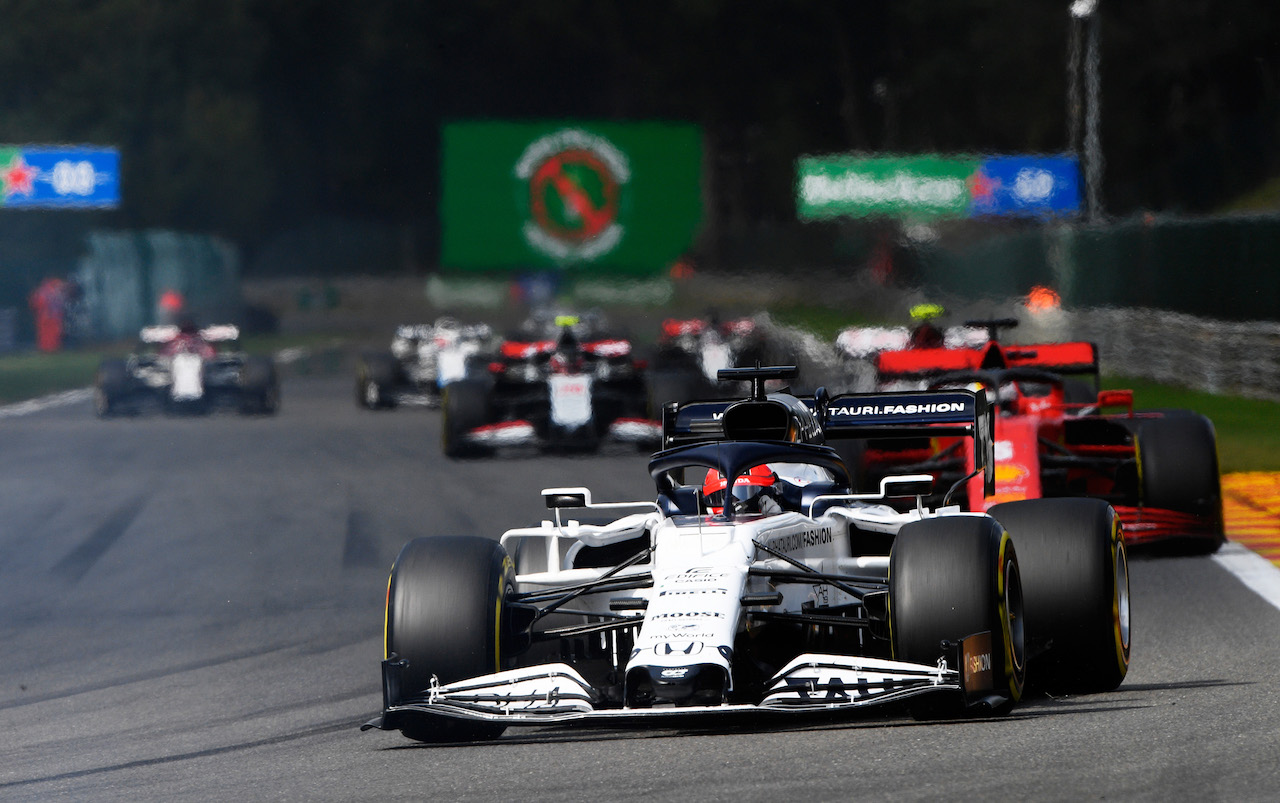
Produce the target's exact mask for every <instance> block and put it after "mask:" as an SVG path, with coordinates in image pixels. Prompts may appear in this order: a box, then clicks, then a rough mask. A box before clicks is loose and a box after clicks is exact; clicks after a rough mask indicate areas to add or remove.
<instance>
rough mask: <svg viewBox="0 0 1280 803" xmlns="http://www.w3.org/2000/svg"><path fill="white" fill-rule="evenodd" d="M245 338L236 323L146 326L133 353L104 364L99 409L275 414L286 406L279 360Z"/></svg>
mask: <svg viewBox="0 0 1280 803" xmlns="http://www.w3.org/2000/svg"><path fill="white" fill-rule="evenodd" d="M239 339H240V330H239V329H238V328H237V327H236V326H234V325H231V324H218V325H214V326H206V327H204V328H203V329H198V328H196V327H195V326H192V325H191V324H189V323H183V324H180V325H157V326H146V327H143V329H142V331H141V333H140V335H139V340H140V345H139V347H138V348H137V349H136V350H135V351H134V353H133V354H131V355H129V356H128V357H126V358H124V359H119V358H108V359H104V360H102V362H101V363H100V364H99V366H98V371H97V374H96V375H95V377H94V383H93V404H94V410H95V411H96V412H97V414H98V415H99V416H101V417H107V416H113V415H119V414H126V413H129V414H135V413H139V412H143V411H146V410H164V411H167V412H175V413H176V412H195V413H204V412H209V411H212V410H215V409H231V410H237V411H239V412H241V413H246V414H252V413H261V414H267V415H270V414H273V413H275V412H276V411H277V410H279V408H280V380H279V377H278V376H277V373H276V366H275V361H274V360H272V359H271V358H270V357H267V356H256V355H249V354H246V353H244V352H243V351H241V350H240V347H239Z"/></svg>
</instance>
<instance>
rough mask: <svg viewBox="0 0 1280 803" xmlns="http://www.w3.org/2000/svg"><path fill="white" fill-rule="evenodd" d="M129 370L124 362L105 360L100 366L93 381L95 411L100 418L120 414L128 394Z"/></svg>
mask: <svg viewBox="0 0 1280 803" xmlns="http://www.w3.org/2000/svg"><path fill="white" fill-rule="evenodd" d="M128 384H129V369H128V367H127V366H126V365H125V361H124V360H120V359H105V360H103V361H102V362H101V363H100V364H99V365H98V372H97V374H96V375H95V376H94V381H93V411H94V413H96V414H97V416H98V417H99V418H108V417H110V416H113V415H116V414H117V413H118V412H120V404H121V401H122V400H123V398H124V396H125V394H126V393H127V392H128Z"/></svg>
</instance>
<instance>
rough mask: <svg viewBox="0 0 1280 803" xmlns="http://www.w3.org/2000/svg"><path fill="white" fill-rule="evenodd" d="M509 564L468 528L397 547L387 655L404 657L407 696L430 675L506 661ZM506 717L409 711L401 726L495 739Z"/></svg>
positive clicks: (493, 667) (420, 736)
mask: <svg viewBox="0 0 1280 803" xmlns="http://www.w3.org/2000/svg"><path fill="white" fill-rule="evenodd" d="M514 588H515V566H514V565H513V564H512V562H511V558H510V557H508V556H507V551H506V549H504V548H503V547H502V545H501V544H499V543H498V542H496V541H492V540H489V539H487V538H478V537H471V536H437V537H434V538H415V539H414V540H412V541H410V542H409V543H408V544H406V545H405V547H404V549H402V550H400V555H399V557H397V558H396V562H395V565H393V566H392V568H391V578H390V580H389V581H388V583H387V609H386V644H385V650H386V657H388V658H390V657H391V656H392V655H395V656H397V657H399V658H401V659H404V660H405V661H407V662H408V667H407V668H406V670H405V674H404V676H403V679H402V683H403V686H402V688H403V691H404V693H405V695H406V696H419V695H421V694H422V693H424V692H425V691H426V690H427V689H429V688H430V687H431V679H432V678H433V677H434V678H436V679H438V681H439V682H440V683H441V684H442V685H443V684H446V683H453V682H455V681H459V680H466V679H467V678H473V677H478V676H480V675H487V674H491V673H493V672H499V671H501V670H503V669H508V668H510V667H511V664H512V661H511V657H512V656H511V655H509V654H508V650H509V645H506V644H504V643H503V640H502V634H503V633H504V628H505V627H506V624H507V615H508V612H507V606H506V600H507V596H508V595H509V594H510V593H511V592H512V590H513V589H514ZM505 729H506V726H504V725H494V724H490V723H484V722H468V721H465V720H455V719H449V718H446V717H438V716H431V715H421V716H415V717H414V718H413V719H407V720H406V721H405V722H404V724H403V725H402V726H401V728H400V732H401V733H403V734H404V735H405V736H407V737H408V738H410V739H414V740H417V741H420V742H462V741H476V740H480V739H496V738H497V737H498V736H500V735H501V734H502V732H503V731H504V730H505Z"/></svg>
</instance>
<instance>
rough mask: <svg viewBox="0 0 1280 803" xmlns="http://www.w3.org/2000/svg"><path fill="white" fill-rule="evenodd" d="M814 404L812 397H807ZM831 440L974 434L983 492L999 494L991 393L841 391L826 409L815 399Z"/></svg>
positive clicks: (976, 460)
mask: <svg viewBox="0 0 1280 803" xmlns="http://www.w3.org/2000/svg"><path fill="white" fill-rule="evenodd" d="M805 401H806V403H810V402H809V400H807V399H806V400H805ZM812 405H813V406H814V407H815V410H814V412H815V414H817V415H818V417H819V419H820V420H822V422H823V427H822V431H823V434H824V435H825V437H826V439H827V440H828V441H830V440H838V439H845V438H863V439H881V438H937V437H946V436H952V437H964V438H973V456H974V464H975V465H974V471H975V472H978V471H981V472H982V485H983V493H984V495H986V496H991V495H992V494H994V493H995V488H996V486H995V482H996V480H995V463H996V460H995V438H994V435H993V433H994V429H993V424H992V410H991V405H990V404H988V403H987V396H986V393H985V392H984V393H975V392H973V391H971V390H938V391H915V392H901V393H850V394H845V395H841V396H836V397H834V398H832V399H831V400H830V401H828V402H827V403H826V408H825V410H822V409H820V408H819V407H818V403H817V402H816V401H815V402H812Z"/></svg>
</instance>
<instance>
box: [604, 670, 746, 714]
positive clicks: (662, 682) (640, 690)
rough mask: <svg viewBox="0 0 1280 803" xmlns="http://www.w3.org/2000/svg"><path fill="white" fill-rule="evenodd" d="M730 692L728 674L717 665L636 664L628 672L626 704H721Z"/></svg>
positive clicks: (634, 706)
mask: <svg viewBox="0 0 1280 803" xmlns="http://www.w3.org/2000/svg"><path fill="white" fill-rule="evenodd" d="M728 693H729V676H728V674H727V673H726V672H725V670H724V667H722V666H719V665H717V664H690V665H688V666H637V667H633V668H632V669H631V670H630V671H628V672H627V696H626V699H627V705H628V706H630V707H632V708H647V707H649V706H652V705H655V704H662V703H665V704H668V705H720V704H721V703H723V702H724V701H725V699H726V697H727V696H728Z"/></svg>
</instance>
